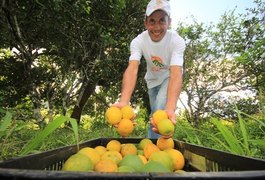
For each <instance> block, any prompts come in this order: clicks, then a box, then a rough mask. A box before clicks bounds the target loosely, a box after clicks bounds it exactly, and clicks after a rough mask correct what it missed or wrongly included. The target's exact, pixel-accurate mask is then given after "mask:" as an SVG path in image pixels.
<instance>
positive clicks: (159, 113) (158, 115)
mask: <svg viewBox="0 0 265 180" xmlns="http://www.w3.org/2000/svg"><path fill="white" fill-rule="evenodd" d="M163 119H168V116H167V113H166V111H165V110H161V109H158V110H156V111H155V112H154V114H153V121H154V123H155V125H158V123H159V122H160V121H161V120H163Z"/></svg>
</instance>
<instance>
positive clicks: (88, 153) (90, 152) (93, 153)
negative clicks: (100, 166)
mask: <svg viewBox="0 0 265 180" xmlns="http://www.w3.org/2000/svg"><path fill="white" fill-rule="evenodd" d="M77 153H78V154H84V155H86V156H87V157H89V158H90V159H91V160H92V161H93V163H94V165H95V164H97V163H98V162H99V160H100V155H99V154H98V153H97V151H96V150H95V149H94V148H91V147H85V148H82V149H80V150H79V151H78V152H77Z"/></svg>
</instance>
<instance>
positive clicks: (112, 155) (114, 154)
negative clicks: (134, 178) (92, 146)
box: [101, 151, 122, 164]
mask: <svg viewBox="0 0 265 180" xmlns="http://www.w3.org/2000/svg"><path fill="white" fill-rule="evenodd" d="M103 159H104V160H105V159H108V160H112V161H113V162H115V163H116V164H118V163H119V162H120V161H121V160H122V155H121V153H119V152H118V151H106V152H105V153H104V154H102V156H101V160H103Z"/></svg>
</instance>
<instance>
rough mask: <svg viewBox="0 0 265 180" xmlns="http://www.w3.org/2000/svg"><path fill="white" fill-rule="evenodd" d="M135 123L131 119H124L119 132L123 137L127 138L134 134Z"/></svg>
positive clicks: (119, 125)
mask: <svg viewBox="0 0 265 180" xmlns="http://www.w3.org/2000/svg"><path fill="white" fill-rule="evenodd" d="M133 129H134V126H133V122H132V121H131V120H129V119H122V120H121V121H120V123H119V124H118V128H117V131H118V133H119V134H120V135H121V136H122V137H127V136H129V134H131V133H132V132H133Z"/></svg>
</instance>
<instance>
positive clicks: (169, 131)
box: [157, 119, 175, 136]
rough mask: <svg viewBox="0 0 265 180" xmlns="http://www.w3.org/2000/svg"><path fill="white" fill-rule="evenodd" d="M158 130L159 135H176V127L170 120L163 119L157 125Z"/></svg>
mask: <svg viewBox="0 0 265 180" xmlns="http://www.w3.org/2000/svg"><path fill="white" fill-rule="evenodd" d="M157 130H158V132H159V134H161V135H163V136H169V135H173V134H174V130H175V125H174V124H173V123H172V121H171V120H170V119H162V120H161V121H160V122H159V123H158V124H157Z"/></svg>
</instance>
